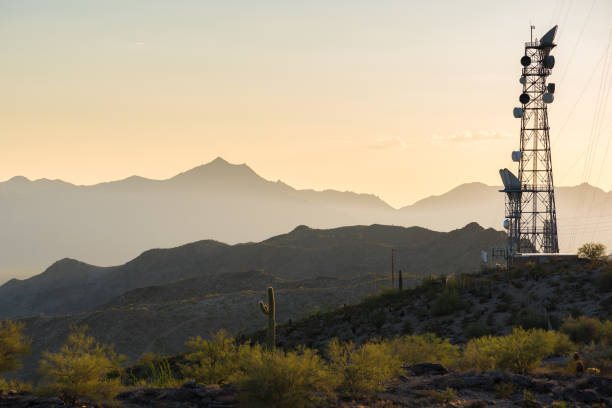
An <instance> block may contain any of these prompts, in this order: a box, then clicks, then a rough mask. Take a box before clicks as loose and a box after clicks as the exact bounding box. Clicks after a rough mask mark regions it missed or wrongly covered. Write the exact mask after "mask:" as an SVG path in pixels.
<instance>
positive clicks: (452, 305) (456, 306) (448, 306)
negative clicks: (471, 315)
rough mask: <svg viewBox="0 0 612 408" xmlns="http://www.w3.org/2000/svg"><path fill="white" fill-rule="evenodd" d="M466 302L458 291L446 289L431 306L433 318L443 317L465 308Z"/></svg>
mask: <svg viewBox="0 0 612 408" xmlns="http://www.w3.org/2000/svg"><path fill="white" fill-rule="evenodd" d="M467 305H468V304H467V301H466V300H465V299H464V298H463V296H461V293H460V292H459V291H458V290H454V289H449V288H446V289H444V291H443V292H442V293H440V295H438V297H437V298H436V299H434V301H433V302H432V304H431V313H432V314H433V315H434V316H445V315H448V314H452V313H455V312H457V311H459V310H462V309H464V308H466V307H467Z"/></svg>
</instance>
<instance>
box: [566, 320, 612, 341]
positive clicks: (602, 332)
mask: <svg viewBox="0 0 612 408" xmlns="http://www.w3.org/2000/svg"><path fill="white" fill-rule="evenodd" d="M561 331H562V332H563V333H565V334H567V335H568V336H569V337H570V339H572V341H574V342H576V343H585V344H588V343H592V342H595V343H600V342H603V343H610V342H612V322H610V321H608V320H606V321H605V322H602V321H601V320H599V319H597V318H594V317H587V316H580V317H578V318H573V317H567V318H566V319H565V320H563V324H562V325H561Z"/></svg>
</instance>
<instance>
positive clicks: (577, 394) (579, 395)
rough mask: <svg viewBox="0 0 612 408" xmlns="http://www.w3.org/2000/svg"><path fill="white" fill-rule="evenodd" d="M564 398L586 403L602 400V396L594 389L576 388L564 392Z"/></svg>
mask: <svg viewBox="0 0 612 408" xmlns="http://www.w3.org/2000/svg"><path fill="white" fill-rule="evenodd" d="M563 399H565V400H568V401H576V402H582V403H585V404H594V403H597V402H601V400H602V399H601V397H600V396H599V395H597V394H596V393H595V392H594V391H592V390H574V389H571V388H570V389H567V390H565V391H564V392H563Z"/></svg>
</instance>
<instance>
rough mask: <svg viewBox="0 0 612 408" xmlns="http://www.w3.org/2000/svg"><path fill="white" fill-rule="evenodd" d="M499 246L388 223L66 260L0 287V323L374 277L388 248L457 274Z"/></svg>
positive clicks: (401, 262)
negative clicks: (161, 295) (139, 299)
mask: <svg viewBox="0 0 612 408" xmlns="http://www.w3.org/2000/svg"><path fill="white" fill-rule="evenodd" d="M503 241H504V233H502V232H500V231H495V230H493V229H487V230H485V229H483V228H482V227H480V226H479V225H478V224H475V223H472V224H469V225H467V226H465V227H464V228H462V229H458V230H454V231H451V232H448V233H445V232H435V231H430V230H427V229H424V228H420V227H411V228H404V227H396V226H385V225H371V226H352V227H342V228H336V229H330V230H320V229H311V228H309V227H306V226H299V227H297V228H295V229H294V230H293V231H291V232H290V233H288V234H283V235H279V236H275V237H273V238H270V239H267V240H265V241H262V242H259V243H248V244H236V245H226V244H223V243H220V242H216V241H198V242H194V243H190V244H187V245H182V246H180V247H176V248H170V249H152V250H149V251H146V252H144V253H142V254H141V255H140V256H138V257H136V258H135V259H133V260H131V261H129V262H127V263H125V264H123V265H120V266H114V267H97V266H92V265H88V264H85V263H82V262H79V261H75V260H72V259H63V260H61V261H58V262H56V263H54V264H53V265H51V266H50V267H49V268H48V269H47V270H45V271H44V272H43V273H41V274H39V275H36V276H34V277H31V278H29V279H25V280H17V279H13V280H10V281H8V282H6V283H5V284H4V285H3V286H0V319H2V318H3V317H24V316H33V315H38V314H40V313H45V314H66V313H80V312H85V311H91V310H94V309H95V308H97V307H99V306H101V305H102V304H104V303H106V302H109V301H110V300H111V299H112V298H114V297H116V296H120V295H123V294H125V293H127V292H129V291H131V290H134V289H138V288H144V287H148V286H155V285H168V284H172V283H175V282H179V281H184V280H188V279H195V278H202V279H205V280H209V279H214V278H219V277H222V276H224V274H228V273H235V272H240V271H253V270H263V271H265V272H267V273H270V274H272V275H273V276H275V277H278V278H281V279H288V280H307V279H312V278H315V277H320V276H324V277H328V278H332V279H353V278H356V277H361V276H366V275H367V274H368V273H371V272H377V273H379V274H381V276H382V274H384V273H387V272H389V271H390V268H391V265H390V263H391V261H390V256H391V248H395V251H396V265H397V267H398V268H401V269H403V270H404V272H405V273H406V274H410V275H417V276H425V275H430V274H435V273H437V274H439V273H444V274H453V273H460V272H462V271H466V270H472V269H474V268H476V267H477V266H478V265H479V263H480V251H481V250H482V249H487V248H489V247H490V246H492V245H495V244H501V243H503ZM189 286H190V285H187V286H186V287H185V288H184V290H187V289H189ZM226 286H227V287H232V284H231V283H230V282H227V283H226ZM227 290H228V289H227V288H225V289H222V290H221V292H220V293H225V292H227ZM182 296H183V297H189V296H186V295H182ZM151 300H155V299H151Z"/></svg>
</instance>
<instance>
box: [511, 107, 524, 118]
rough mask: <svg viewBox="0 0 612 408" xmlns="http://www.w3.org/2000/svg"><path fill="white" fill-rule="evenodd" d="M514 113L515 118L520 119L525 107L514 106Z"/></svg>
mask: <svg viewBox="0 0 612 408" xmlns="http://www.w3.org/2000/svg"><path fill="white" fill-rule="evenodd" d="M512 114H513V115H514V117H515V118H517V119H519V118H522V117H523V108H514V110H513V111H512Z"/></svg>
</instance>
